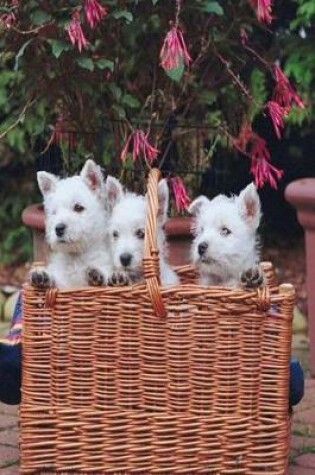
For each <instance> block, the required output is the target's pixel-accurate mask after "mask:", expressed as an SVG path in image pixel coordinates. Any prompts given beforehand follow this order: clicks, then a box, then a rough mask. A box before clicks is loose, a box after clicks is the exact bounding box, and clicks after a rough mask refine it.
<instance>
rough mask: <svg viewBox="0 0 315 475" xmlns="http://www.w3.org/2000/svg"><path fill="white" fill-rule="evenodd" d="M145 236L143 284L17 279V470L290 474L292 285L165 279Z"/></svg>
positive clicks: (185, 270)
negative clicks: (68, 285)
mask: <svg viewBox="0 0 315 475" xmlns="http://www.w3.org/2000/svg"><path fill="white" fill-rule="evenodd" d="M154 181H155V183H156V184H157V179H156V176H155V177H154ZM154 189H155V188H154V186H153V194H154ZM155 208H156V207H155V206H153V210H152V213H153V214H154V213H156V209H155ZM152 213H151V215H150V216H149V219H151V220H152V222H154V220H155V217H154V216H153V217H152ZM153 238H154V236H153ZM146 245H147V246H148V247H147V249H148V254H147V257H146V261H147V263H146V266H147V269H149V270H148V271H147V274H146V276H147V277H146V279H147V282H146V283H144V284H139V285H134V286H130V287H118V288H109V287H108V288H107V287H105V288H84V289H71V290H64V291H60V290H53V291H51V292H49V293H47V294H46V293H45V292H43V291H40V290H37V289H35V288H33V287H31V286H29V285H26V286H25V287H24V315H23V318H24V332H23V396H22V404H21V408H20V443H21V473H30V474H31V473H45V474H47V473H60V474H66V473H74V474H80V473H94V474H129V473H130V474H133V473H137V474H139V473H141V474H151V473H152V474H162V473H163V474H195V473H196V474H199V473H200V474H201V473H202V474H219V475H220V474H222V475H223V474H224V475H225V474H226V475H228V474H231V475H232V474H233V475H236V474H248V475H249V474H251V475H255V474H261V473H265V474H268V475H284V473H285V469H286V464H287V457H288V447H289V434H290V430H289V429H290V418H289V411H288V385H289V358H290V349H291V327H292V310H293V303H294V290H293V288H292V286H290V285H283V286H280V287H279V288H278V287H276V286H275V285H274V282H273V281H272V268H271V266H270V264H267V265H265V266H264V269H265V272H266V275H268V276H269V282H270V285H269V286H267V287H264V288H263V289H261V290H259V291H256V290H254V291H244V290H242V289H237V290H231V289H224V288H220V287H202V286H199V285H196V283H195V280H194V271H193V269H192V268H191V267H189V266H186V267H182V268H180V269H178V273H179V275H180V276H181V281H182V283H181V285H178V286H174V287H160V286H159V285H158V278H157V277H156V275H157V268H158V263H157V261H156V256H157V254H156V246H154V243H152V242H150V239H149V242H147V243H146ZM151 251H153V260H152V262H151V261H150V255H149V253H150V252H151ZM152 269H153V270H152ZM148 280H149V281H150V283H149V284H148Z"/></svg>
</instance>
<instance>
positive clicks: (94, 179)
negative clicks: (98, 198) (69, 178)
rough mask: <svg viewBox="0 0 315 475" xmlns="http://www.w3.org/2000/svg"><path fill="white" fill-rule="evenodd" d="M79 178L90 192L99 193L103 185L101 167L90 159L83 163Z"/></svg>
mask: <svg viewBox="0 0 315 475" xmlns="http://www.w3.org/2000/svg"><path fill="white" fill-rule="evenodd" d="M80 176H81V178H82V180H83V181H84V182H85V183H86V185H87V186H88V187H89V188H90V189H91V190H92V191H95V190H97V191H100V190H101V188H102V186H103V184H104V181H103V174H102V170H101V167H100V166H99V165H97V164H96V163H95V162H93V160H91V159H89V160H87V161H86V162H85V164H84V166H83V168H82V170H81V173H80Z"/></svg>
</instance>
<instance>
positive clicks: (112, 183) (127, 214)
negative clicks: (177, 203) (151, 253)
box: [106, 176, 179, 285]
mask: <svg viewBox="0 0 315 475" xmlns="http://www.w3.org/2000/svg"><path fill="white" fill-rule="evenodd" d="M106 189H107V201H108V203H109V206H110V207H111V216H110V220H109V233H110V243H111V253H112V260H113V267H114V271H115V272H117V273H118V274H121V273H123V274H125V275H126V276H127V278H128V280H129V281H131V282H140V281H142V280H143V278H144V276H143V253H144V230H145V221H146V198H145V197H144V196H141V195H136V194H135V193H130V192H124V190H123V187H122V185H121V184H120V183H119V181H118V180H116V179H115V178H113V177H111V176H109V177H108V178H107V180H106ZM158 202H159V211H158V218H157V219H158V221H157V246H158V250H159V264H160V281H161V284H162V285H172V284H177V283H178V282H179V279H178V277H177V275H176V273H175V272H174V271H173V270H172V269H171V267H170V266H169V265H168V264H167V262H166V242H165V234H164V231H163V225H164V223H165V221H166V218H167V210H168V204H169V190H168V186H167V182H166V180H161V181H160V182H159V185H158Z"/></svg>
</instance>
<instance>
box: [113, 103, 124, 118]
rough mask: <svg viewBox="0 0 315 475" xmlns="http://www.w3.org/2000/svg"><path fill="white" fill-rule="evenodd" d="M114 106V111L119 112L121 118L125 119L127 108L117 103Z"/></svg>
mask: <svg viewBox="0 0 315 475" xmlns="http://www.w3.org/2000/svg"><path fill="white" fill-rule="evenodd" d="M112 107H113V109H114V111H116V112H117V114H118V117H119V118H120V119H125V118H126V112H125V109H123V108H122V107H120V106H118V105H116V104H114V105H113V106H112Z"/></svg>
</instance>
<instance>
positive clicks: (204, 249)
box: [198, 242, 208, 257]
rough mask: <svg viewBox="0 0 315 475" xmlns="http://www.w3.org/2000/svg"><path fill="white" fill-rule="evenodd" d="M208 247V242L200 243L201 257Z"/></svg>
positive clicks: (199, 251) (199, 252)
mask: <svg viewBox="0 0 315 475" xmlns="http://www.w3.org/2000/svg"><path fill="white" fill-rule="evenodd" d="M207 249H208V244H207V243H206V242H201V243H200V244H198V254H199V256H200V257H202V256H203V255H204V254H205V252H206V250H207Z"/></svg>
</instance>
